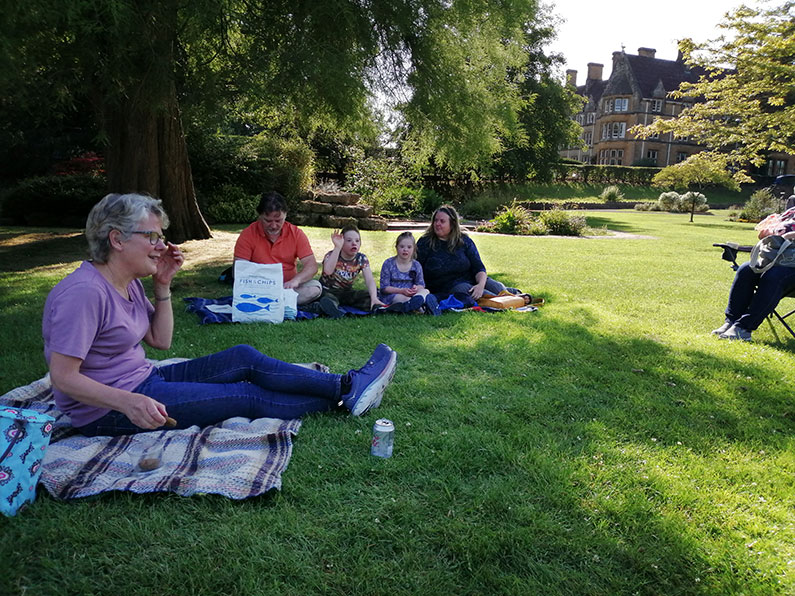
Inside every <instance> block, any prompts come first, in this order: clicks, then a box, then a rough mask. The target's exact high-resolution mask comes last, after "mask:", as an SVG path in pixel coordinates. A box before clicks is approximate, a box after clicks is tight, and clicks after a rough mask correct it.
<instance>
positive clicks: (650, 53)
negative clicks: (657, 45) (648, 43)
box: [638, 48, 657, 58]
mask: <svg viewBox="0 0 795 596" xmlns="http://www.w3.org/2000/svg"><path fill="white" fill-rule="evenodd" d="M656 53H657V50H655V49H654V48H638V56H643V57H644V58H654V55H655V54H656Z"/></svg>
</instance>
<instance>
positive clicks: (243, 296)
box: [232, 260, 284, 323]
mask: <svg viewBox="0 0 795 596" xmlns="http://www.w3.org/2000/svg"><path fill="white" fill-rule="evenodd" d="M283 294H284V282H283V278H282V266H281V265H280V264H274V265H263V264H261V263H252V262H250V261H243V260H238V261H235V286H234V291H233V295H232V321H234V322H235V323H281V322H282V321H283V320H284V298H283Z"/></svg>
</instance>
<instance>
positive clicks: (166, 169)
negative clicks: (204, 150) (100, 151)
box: [103, 0, 210, 243]
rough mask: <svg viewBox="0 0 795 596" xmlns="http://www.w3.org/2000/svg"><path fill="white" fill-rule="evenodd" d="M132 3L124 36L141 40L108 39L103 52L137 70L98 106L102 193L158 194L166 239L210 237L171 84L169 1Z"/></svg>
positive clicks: (173, 37)
mask: <svg viewBox="0 0 795 596" xmlns="http://www.w3.org/2000/svg"><path fill="white" fill-rule="evenodd" d="M134 5H135V7H136V9H137V15H138V16H139V17H140V19H139V20H133V21H132V25H131V26H132V27H133V28H135V31H131V32H130V34H131V35H132V36H135V37H133V39H136V40H138V41H143V43H139V44H136V45H135V46H133V48H134V49H132V50H130V49H129V48H128V49H125V48H119V47H117V46H113V45H112V44H111V46H110V49H109V51H111V52H113V51H119V52H120V55H121V58H119V60H122V59H123V60H124V61H125V62H126V63H127V64H130V65H132V66H133V69H137V74H138V76H137V77H136V76H128V77H127V78H128V80H129V81H134V83H132V84H128V85H126V86H125V89H124V90H123V91H122V92H121V93H117V94H115V97H114V99H112V100H111V101H109V102H107V103H105V104H104V107H103V112H104V114H103V116H104V124H105V130H106V131H107V134H108V141H109V148H108V152H107V159H106V170H107V176H108V186H109V190H110V192H122V193H124V192H141V193H147V194H149V195H152V196H154V197H157V198H159V199H162V201H163V205H164V207H165V209H166V212H167V213H168V216H169V219H170V220H171V225H170V227H169V229H168V237H169V239H170V240H171V241H172V242H176V243H178V242H184V241H185V240H192V239H202V238H210V228H209V226H208V225H207V222H205V221H204V218H203V217H202V214H201V212H200V211H199V205H198V203H197V202H196V193H195V191H194V189H193V177H192V175H191V168H190V161H189V160H188V150H187V145H186V144H185V134H184V132H183V130H182V118H181V116H180V109H179V102H178V101H177V90H176V86H175V84H174V78H175V74H174V71H175V56H174V53H175V47H176V42H177V2H175V1H173V0H170V1H167V2H164V1H151V0H134ZM133 72H135V70H134V71H133ZM120 78H121V77H120ZM122 80H123V78H122Z"/></svg>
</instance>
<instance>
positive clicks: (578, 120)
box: [575, 114, 583, 125]
mask: <svg viewBox="0 0 795 596" xmlns="http://www.w3.org/2000/svg"><path fill="white" fill-rule="evenodd" d="M575 120H577V124H580V125H582V123H583V116H582V114H577V117H576V118H575Z"/></svg>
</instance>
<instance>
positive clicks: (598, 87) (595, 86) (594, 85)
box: [577, 79, 607, 110]
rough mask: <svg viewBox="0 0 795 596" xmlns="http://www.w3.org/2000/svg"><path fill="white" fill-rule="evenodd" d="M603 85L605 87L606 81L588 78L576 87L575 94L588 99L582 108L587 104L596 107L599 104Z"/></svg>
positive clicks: (603, 88)
mask: <svg viewBox="0 0 795 596" xmlns="http://www.w3.org/2000/svg"><path fill="white" fill-rule="evenodd" d="M605 87H607V81H601V80H597V79H588V80H587V81H586V82H585V85H580V86H579V87H577V94H578V95H582V96H583V97H584V98H586V99H587V100H588V103H587V104H586V106H583V109H584V110H585V108H587V107H589V106H591V107H592V108H593V109H596V106H597V105H599V100H600V99H602V94H603V93H604V91H605Z"/></svg>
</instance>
